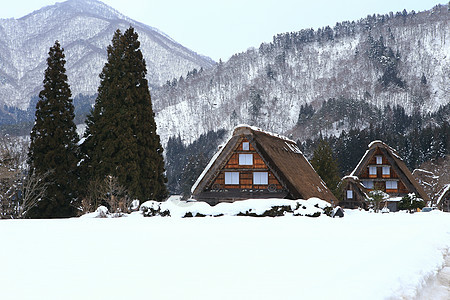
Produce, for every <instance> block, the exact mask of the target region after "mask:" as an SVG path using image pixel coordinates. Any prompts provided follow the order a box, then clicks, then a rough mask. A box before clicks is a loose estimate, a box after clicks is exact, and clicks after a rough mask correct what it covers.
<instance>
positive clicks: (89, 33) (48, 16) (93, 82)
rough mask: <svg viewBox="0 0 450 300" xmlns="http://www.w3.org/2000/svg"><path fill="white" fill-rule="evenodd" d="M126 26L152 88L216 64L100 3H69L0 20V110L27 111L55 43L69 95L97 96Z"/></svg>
mask: <svg viewBox="0 0 450 300" xmlns="http://www.w3.org/2000/svg"><path fill="white" fill-rule="evenodd" d="M130 25H131V26H133V27H134V28H135V29H136V31H137V32H138V34H139V40H140V42H141V50H142V52H143V54H144V58H145V60H146V63H147V69H148V80H149V83H150V85H151V86H159V85H161V84H163V83H164V82H166V81H167V80H168V79H171V78H174V77H179V76H180V75H182V74H186V73H187V72H188V71H190V70H192V69H194V68H197V69H200V68H202V67H203V68H209V67H211V66H213V65H214V64H215V63H214V61H212V60H211V59H209V58H207V57H204V56H201V55H198V54H197V53H195V52H193V51H191V50H189V49H186V48H185V47H183V46H182V45H180V44H178V43H177V42H175V41H174V40H172V39H171V38H170V37H168V36H167V35H165V34H164V33H162V32H160V31H159V30H157V29H156V28H152V27H150V26H147V25H144V24H142V23H139V22H136V21H134V20H132V19H130V18H128V17H126V16H124V15H122V14H121V13H119V12H118V11H116V10H114V9H113V8H111V7H109V6H107V5H105V4H104V3H102V2H100V1H97V0H68V1H66V2H62V3H57V4H55V5H52V6H47V7H44V8H42V9H40V10H37V11H35V12H33V13H31V14H29V15H26V16H24V17H22V18H20V19H0V105H1V104H7V105H8V106H13V107H18V108H21V109H26V108H27V107H28V106H29V103H30V98H31V97H32V96H35V95H37V94H38V93H39V90H40V89H41V85H42V80H43V74H44V69H45V68H46V59H47V56H48V51H49V48H50V47H51V46H52V45H53V44H54V42H55V40H59V41H60V43H61V44H62V46H63V47H64V49H65V55H66V61H67V64H66V69H67V74H68V78H69V83H70V85H71V89H72V94H73V95H77V94H79V93H82V94H88V95H92V94H95V93H96V91H97V88H98V84H99V77H98V74H100V72H101V70H102V67H103V65H104V63H105V62H106V47H107V46H108V45H109V44H110V42H111V39H112V36H113V33H114V31H115V30H117V29H121V30H122V31H123V30H125V29H126V28H128V27H129V26H130Z"/></svg>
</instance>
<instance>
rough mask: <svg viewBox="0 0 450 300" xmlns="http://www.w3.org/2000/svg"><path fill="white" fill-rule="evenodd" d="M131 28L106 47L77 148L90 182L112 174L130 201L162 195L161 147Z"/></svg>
mask: <svg viewBox="0 0 450 300" xmlns="http://www.w3.org/2000/svg"><path fill="white" fill-rule="evenodd" d="M139 45H140V43H139V41H138V35H137V33H136V32H135V31H134V29H133V28H132V27H130V28H129V29H127V30H126V31H125V32H124V33H123V34H122V33H121V31H120V30H117V31H116V32H115V34H114V36H113V39H112V44H111V45H110V46H108V49H107V52H108V60H107V62H106V64H105V66H104V68H103V70H102V73H101V74H100V79H101V82H100V86H99V88H98V96H97V99H96V103H95V106H94V109H93V110H92V111H91V113H90V115H89V116H88V118H87V121H86V124H87V129H86V134H85V137H86V140H85V142H84V143H83V145H82V151H83V154H84V163H83V169H84V171H83V172H84V174H85V175H86V176H87V177H88V178H89V179H90V180H99V179H100V180H102V179H103V178H105V177H106V176H115V177H117V178H118V181H119V184H120V185H122V186H124V187H125V188H126V189H127V191H128V194H129V195H130V196H131V197H132V198H137V199H139V200H141V201H146V200H150V199H154V200H158V201H161V200H163V199H164V198H165V197H166V196H167V190H166V186H165V183H166V182H167V179H166V177H165V175H164V172H165V170H164V160H163V156H162V153H163V148H162V146H161V143H160V139H159V135H158V134H157V133H156V123H155V120H154V113H153V109H152V103H151V98H150V92H149V88H148V82H147V79H145V75H146V74H147V68H146V65H145V61H144V59H143V56H142V53H141V50H140V49H139Z"/></svg>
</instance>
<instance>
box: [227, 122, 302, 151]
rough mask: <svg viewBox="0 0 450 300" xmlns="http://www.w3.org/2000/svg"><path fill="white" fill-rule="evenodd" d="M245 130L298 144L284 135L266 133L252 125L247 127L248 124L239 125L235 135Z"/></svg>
mask: <svg viewBox="0 0 450 300" xmlns="http://www.w3.org/2000/svg"><path fill="white" fill-rule="evenodd" d="M245 129H251V130H253V131H258V132H261V133H264V134H267V135H270V136H273V137H276V138H279V139H282V140H285V141H288V142H291V143H294V144H296V142H295V141H293V140H291V139H289V138H287V137H285V136H283V135H280V134H276V133H273V132H269V131H265V130H263V129H261V128H259V127H255V126H251V125H247V124H239V125H237V126H236V127H234V129H233V135H235V132H237V131H239V130H245ZM297 148H298V147H297ZM298 151H300V149H298Z"/></svg>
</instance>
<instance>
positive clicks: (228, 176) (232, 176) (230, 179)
mask: <svg viewBox="0 0 450 300" xmlns="http://www.w3.org/2000/svg"><path fill="white" fill-rule="evenodd" d="M236 175H237V178H236ZM236 179H237V183H236ZM225 185H239V172H225Z"/></svg>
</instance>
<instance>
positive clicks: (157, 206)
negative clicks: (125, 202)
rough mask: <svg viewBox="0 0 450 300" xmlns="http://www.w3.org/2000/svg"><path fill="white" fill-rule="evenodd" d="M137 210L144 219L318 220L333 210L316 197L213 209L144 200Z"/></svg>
mask: <svg viewBox="0 0 450 300" xmlns="http://www.w3.org/2000/svg"><path fill="white" fill-rule="evenodd" d="M140 211H141V212H142V214H143V215H144V216H146V217H153V216H172V217H181V218H186V217H206V216H210V217H220V216H251V217H279V216H284V215H287V214H290V215H294V216H309V217H318V216H320V215H321V214H327V215H330V214H331V211H332V208H331V205H330V204H329V203H328V202H326V201H323V200H320V199H318V198H311V199H309V200H287V199H249V200H243V201H236V202H233V203H219V204H217V205H215V206H210V205H209V204H208V203H206V202H200V201H180V200H168V201H166V202H156V201H147V202H145V203H143V204H142V205H141V208H140Z"/></svg>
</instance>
